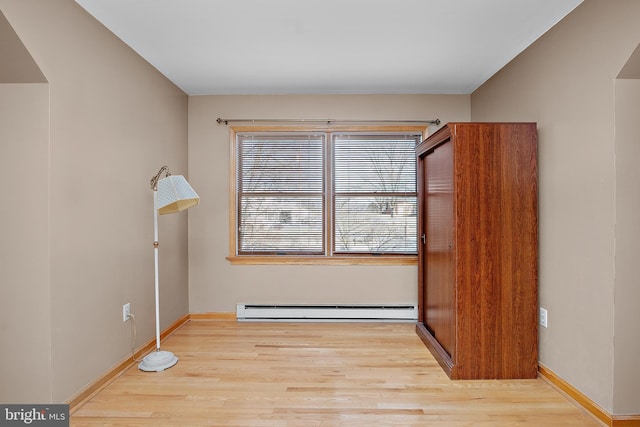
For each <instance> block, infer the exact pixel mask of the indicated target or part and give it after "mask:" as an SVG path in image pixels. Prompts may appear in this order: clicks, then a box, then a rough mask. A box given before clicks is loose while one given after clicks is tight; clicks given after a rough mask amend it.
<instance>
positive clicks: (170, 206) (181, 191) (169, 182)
mask: <svg viewBox="0 0 640 427" xmlns="http://www.w3.org/2000/svg"><path fill="white" fill-rule="evenodd" d="M163 173H164V174H165V175H164V178H160V177H161V176H162V174H163ZM151 189H152V190H153V252H154V260H155V294H156V351H154V352H151V353H149V354H148V355H146V356H145V357H144V359H142V362H140V364H139V365H138V369H140V370H141V371H147V372H160V371H164V370H165V369H168V368H170V367H172V366H173V365H175V364H176V363H178V358H177V357H176V356H175V355H174V354H173V353H172V352H170V351H164V350H160V288H159V280H158V214H160V215H164V214H170V213H175V212H180V211H183V210H185V209H189V208H190V207H192V206H195V205H197V204H198V203H200V197H198V195H197V194H196V192H195V191H193V188H191V186H190V185H189V183H188V182H187V180H186V179H184V177H183V176H182V175H171V174H170V173H169V168H168V167H166V166H163V167H162V168H160V171H158V173H157V174H156V176H154V177H153V178H151Z"/></svg>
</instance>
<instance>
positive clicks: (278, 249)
mask: <svg viewBox="0 0 640 427" xmlns="http://www.w3.org/2000/svg"><path fill="white" fill-rule="evenodd" d="M324 141H325V136H324V135H322V134H320V135H318V134H293V135H292V134H287V135H259V134H258V135H254V134H247V135H243V134H240V135H238V139H237V144H238V146H237V153H238V154H237V168H238V169H237V171H236V177H237V183H236V188H237V209H238V215H237V216H238V233H237V244H238V254H256V253H258V254H323V253H324V241H325V239H324V230H325V222H324V195H323V193H324V176H323V165H324V157H325V156H324Z"/></svg>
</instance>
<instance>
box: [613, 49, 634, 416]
mask: <svg viewBox="0 0 640 427" xmlns="http://www.w3.org/2000/svg"><path fill="white" fill-rule="evenodd" d="M637 52H638V53H637V56H639V57H640V51H637ZM636 59H637V58H636ZM615 86H616V92H615V94H616V104H615V105H616V108H615V111H616V121H615V123H616V129H615V133H616V137H615V141H616V150H615V161H616V277H615V293H614V298H615V321H614V331H615V333H614V342H613V346H614V384H613V408H614V413H616V414H638V413H640V404H639V403H638V401H639V400H640V369H638V358H639V357H640V332H639V331H638V326H640V310H638V301H640V286H639V285H638V278H639V277H640V263H639V262H638V255H639V254H640V215H639V212H640V169H639V168H638V159H640V133H639V132H638V118H640V68H638V72H637V74H636V75H635V79H634V80H616V83H615Z"/></svg>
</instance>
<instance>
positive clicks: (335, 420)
mask: <svg viewBox="0 0 640 427" xmlns="http://www.w3.org/2000/svg"><path fill="white" fill-rule="evenodd" d="M163 346H164V347H165V348H167V349H170V350H171V351H173V352H174V353H175V354H176V356H178V357H179V359H180V361H179V362H178V363H177V364H176V365H175V366H174V367H172V368H171V369H168V370H166V371H163V372H158V373H150V372H141V371H139V370H138V369H137V368H136V367H132V368H131V369H129V370H127V371H126V372H125V373H124V374H123V375H121V376H120V377H118V378H117V379H115V381H113V382H112V383H111V384H109V385H108V386H107V387H106V388H104V389H103V390H102V391H100V392H99V393H98V394H96V395H95V396H93V397H92V398H91V399H90V400H89V401H87V402H86V403H85V404H84V405H82V406H81V407H80V408H78V409H77V410H76V411H75V412H74V413H73V414H72V416H71V423H70V424H71V426H74V427H80V426H107V425H108V426H225V427H232V426H245V427H248V426H251V427H260V426H265V427H267V426H268V427H279V426H282V427H296V426H300V427H302V426H305V427H307V426H310V427H313V426H317V427H320V426H323V427H335V426H353V427H356V426H358V427H360V426H362V427H365V426H366V427H371V426H389V427H390V426H402V427H413V426H415V427H418V426H421V427H422V426H448V427H463V426H492V427H512V426H516V425H517V426H532V427H533V426H535V427H551V426H567V427H578V426H580V427H598V426H599V425H600V424H599V423H598V422H597V421H596V420H595V419H594V418H592V417H591V416H589V415H588V414H586V413H585V412H584V411H583V410H581V409H579V408H578V407H576V406H574V405H572V404H571V403H570V402H569V401H568V400H567V398H566V397H564V396H563V395H561V394H560V393H559V392H558V391H556V390H554V389H553V388H552V386H551V385H549V384H548V383H547V382H546V381H544V380H542V379H532V380H510V381H495V380H491V381H482V380H480V381H451V380H450V379H449V378H448V377H447V376H446V375H445V374H444V373H443V371H442V369H440V367H439V366H438V364H437V363H436V361H435V359H434V358H433V357H432V356H431V354H430V353H429V351H428V350H427V349H426V348H425V347H424V345H423V344H422V343H421V341H420V340H419V338H418V337H417V336H416V334H415V333H414V325H413V324H400V323H384V324H380V323H345V324H342V323H243V322H241V323H236V322H232V321H227V322H225V321H206V320H200V321H190V322H189V323H187V324H186V325H184V326H183V327H182V328H180V329H179V330H177V331H175V332H174V333H173V334H172V335H171V336H170V337H168V338H167V339H166V341H165V342H164V343H163Z"/></svg>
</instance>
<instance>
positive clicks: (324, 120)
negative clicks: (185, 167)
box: [216, 117, 440, 126]
mask: <svg viewBox="0 0 640 427" xmlns="http://www.w3.org/2000/svg"><path fill="white" fill-rule="evenodd" d="M216 122H218V124H222V123H224V124H225V125H228V124H229V123H230V122H233V123H324V124H327V125H330V124H331V123H411V124H430V125H436V126H437V125H439V124H440V119H435V120H332V119H221V118H220V117H218V119H217V120H216Z"/></svg>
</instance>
